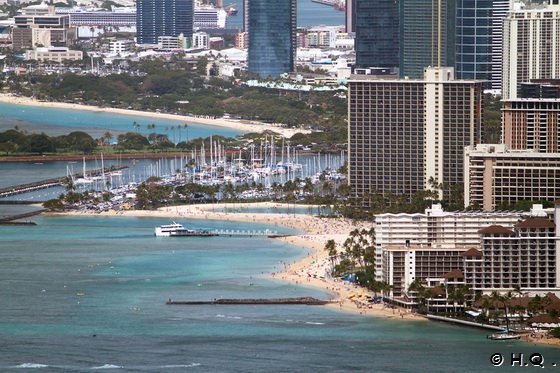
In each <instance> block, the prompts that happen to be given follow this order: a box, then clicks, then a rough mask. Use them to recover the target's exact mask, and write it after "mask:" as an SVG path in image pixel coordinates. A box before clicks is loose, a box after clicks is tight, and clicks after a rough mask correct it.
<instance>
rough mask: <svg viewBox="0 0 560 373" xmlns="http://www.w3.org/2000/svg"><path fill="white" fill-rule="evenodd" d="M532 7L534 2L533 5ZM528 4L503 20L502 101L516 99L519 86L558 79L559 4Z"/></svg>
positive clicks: (559, 62)
mask: <svg viewBox="0 0 560 373" xmlns="http://www.w3.org/2000/svg"><path fill="white" fill-rule="evenodd" d="M535 4H536V3H535ZM535 4H531V5H527V6H525V7H524V8H523V9H517V10H513V11H511V12H510V13H509V14H508V16H507V17H506V18H505V19H504V45H503V69H502V70H503V87H502V96H503V98H504V99H506V100H507V99H516V98H518V97H519V96H518V91H519V88H520V84H521V83H525V82H529V81H531V80H533V79H558V78H560V49H559V48H558V45H559V44H560V5H559V4H558V2H557V1H554V2H551V3H550V4H547V5H542V4H537V5H535Z"/></svg>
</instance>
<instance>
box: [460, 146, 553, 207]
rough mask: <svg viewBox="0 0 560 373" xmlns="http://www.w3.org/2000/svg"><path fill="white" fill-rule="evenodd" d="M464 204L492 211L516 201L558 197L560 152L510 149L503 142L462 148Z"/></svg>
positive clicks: (547, 199)
mask: <svg viewBox="0 0 560 373" xmlns="http://www.w3.org/2000/svg"><path fill="white" fill-rule="evenodd" d="M464 188H465V189H464V193H465V194H464V196H465V206H473V207H475V208H481V209H483V210H485V211H492V210H495V209H496V208H499V207H500V206H510V205H513V204H515V203H517V202H519V201H540V200H545V201H550V202H552V201H556V200H557V199H559V198H560V153H539V152H537V151H533V150H510V149H509V148H508V146H507V145H504V144H495V145H493V144H479V145H477V146H469V147H466V148H465V183H464Z"/></svg>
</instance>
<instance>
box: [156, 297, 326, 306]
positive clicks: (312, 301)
mask: <svg viewBox="0 0 560 373" xmlns="http://www.w3.org/2000/svg"><path fill="white" fill-rule="evenodd" d="M328 303H331V301H328V300H321V299H316V298H312V297H300V298H268V299H214V300H211V301H197V300H195V301H177V300H171V299H169V300H168V301H167V302H166V304H168V305H206V304H220V305H256V304H259V305H273V304H284V305H286V304H292V305H295V304H302V305H306V306H322V305H325V304H328Z"/></svg>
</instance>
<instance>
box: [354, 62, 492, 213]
mask: <svg viewBox="0 0 560 373" xmlns="http://www.w3.org/2000/svg"><path fill="white" fill-rule="evenodd" d="M482 87H483V82H481V81H474V80H455V79H454V70H453V68H450V67H442V68H432V67H429V68H426V69H425V78H424V79H422V80H417V79H398V80H390V79H380V78H379V77H369V76H352V78H351V79H350V80H349V81H348V98H349V100H348V122H349V126H348V154H349V163H348V164H349V166H348V174H349V178H348V179H349V182H350V188H351V197H352V199H353V200H354V201H360V202H361V203H363V207H365V208H367V207H369V204H370V201H369V199H368V198H367V197H368V195H370V194H372V193H380V194H386V193H393V194H396V195H404V196H406V197H407V198H411V197H412V196H413V195H414V193H416V192H417V191H419V190H424V189H431V186H432V185H431V182H430V181H431V180H433V181H435V182H437V183H438V184H439V183H447V184H450V185H452V184H458V183H462V182H463V153H464V147H465V146H467V145H474V144H478V143H480V139H481V132H482Z"/></svg>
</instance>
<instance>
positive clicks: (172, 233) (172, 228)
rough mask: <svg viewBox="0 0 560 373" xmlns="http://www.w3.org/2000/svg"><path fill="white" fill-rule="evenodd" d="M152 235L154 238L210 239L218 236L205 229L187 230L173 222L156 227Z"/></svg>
mask: <svg viewBox="0 0 560 373" xmlns="http://www.w3.org/2000/svg"><path fill="white" fill-rule="evenodd" d="M154 235H155V236H156V237H212V236H217V235H218V234H217V233H215V232H212V231H209V230H206V229H187V228H185V227H184V226H183V225H182V224H178V223H175V222H173V223H172V224H164V225H160V226H159V227H156V228H155V230H154Z"/></svg>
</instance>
